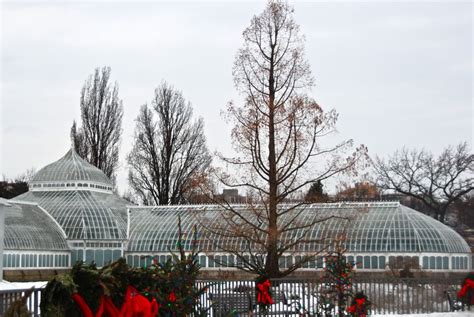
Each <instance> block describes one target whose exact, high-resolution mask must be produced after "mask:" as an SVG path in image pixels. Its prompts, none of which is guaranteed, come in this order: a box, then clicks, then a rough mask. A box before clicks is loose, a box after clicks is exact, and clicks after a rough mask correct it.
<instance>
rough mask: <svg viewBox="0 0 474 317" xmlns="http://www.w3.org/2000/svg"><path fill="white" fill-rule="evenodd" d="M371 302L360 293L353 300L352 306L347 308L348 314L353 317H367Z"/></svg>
mask: <svg viewBox="0 0 474 317" xmlns="http://www.w3.org/2000/svg"><path fill="white" fill-rule="evenodd" d="M370 305H371V303H370V301H369V300H368V299H367V296H366V295H365V294H364V293H363V292H358V293H356V294H355V295H354V298H353V299H352V303H351V306H349V307H348V308H347V312H348V313H350V314H351V316H353V317H366V316H367V314H368V312H369V310H370Z"/></svg>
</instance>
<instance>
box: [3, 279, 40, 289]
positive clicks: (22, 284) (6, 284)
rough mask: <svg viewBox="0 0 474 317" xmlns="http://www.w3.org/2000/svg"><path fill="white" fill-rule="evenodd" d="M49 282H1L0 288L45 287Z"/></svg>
mask: <svg viewBox="0 0 474 317" xmlns="http://www.w3.org/2000/svg"><path fill="white" fill-rule="evenodd" d="M46 283H48V282H8V281H1V282H0V290H14V289H27V288H32V287H33V286H34V287H35V288H43V287H44V286H45V285H46Z"/></svg>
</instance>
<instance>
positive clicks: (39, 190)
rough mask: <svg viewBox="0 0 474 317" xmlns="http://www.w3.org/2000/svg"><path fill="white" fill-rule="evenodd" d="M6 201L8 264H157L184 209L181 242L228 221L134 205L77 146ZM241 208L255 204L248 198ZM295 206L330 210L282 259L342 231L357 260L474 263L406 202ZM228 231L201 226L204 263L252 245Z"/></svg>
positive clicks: (311, 266) (227, 261) (368, 265)
mask: <svg viewBox="0 0 474 317" xmlns="http://www.w3.org/2000/svg"><path fill="white" fill-rule="evenodd" d="M8 204H9V205H10V207H8V208H3V210H4V217H5V230H4V239H3V241H4V252H3V261H2V264H3V267H4V270H6V271H8V270H31V269H35V270H38V269H64V268H70V267H71V266H72V265H73V264H74V263H75V262H76V261H77V260H83V261H85V262H92V261H93V262H95V263H96V264H97V265H98V266H102V265H104V264H106V263H108V262H110V261H113V260H116V259H118V258H119V257H125V258H126V259H127V262H128V263H129V264H130V265H132V266H145V265H149V264H151V263H152V261H153V259H156V260H158V261H165V260H166V259H167V258H169V257H170V250H173V249H176V244H177V243H178V230H177V223H178V218H179V217H180V218H181V221H182V224H183V232H184V241H183V243H184V246H185V248H186V249H187V250H190V248H191V244H192V242H193V241H192V240H193V239H194V238H193V234H191V232H192V231H193V228H194V227H195V226H199V225H200V224H202V222H201V221H202V219H206V221H208V223H210V224H212V222H216V221H221V219H222V217H220V216H219V215H220V214H221V213H222V212H225V210H224V209H223V208H222V207H221V206H219V205H188V206H154V207H139V206H130V205H129V203H128V202H127V201H125V200H124V199H122V198H120V197H118V196H116V195H115V194H114V193H113V184H112V182H111V181H110V179H108V178H107V177H106V176H105V174H104V173H102V172H101V171H100V170H99V169H97V168H95V167H94V166H92V165H91V164H89V163H87V162H86V161H85V160H83V159H82V158H80V157H79V155H78V154H77V153H75V151H74V150H72V149H71V150H70V151H68V152H67V153H66V154H65V155H64V156H63V157H62V158H60V159H59V160H58V161H56V162H53V163H51V164H49V165H47V166H46V167H44V168H42V169H41V170H39V171H38V172H37V173H36V175H35V176H34V178H33V179H32V181H31V182H30V184H29V191H28V192H27V193H24V194H22V195H20V196H18V197H15V198H14V199H11V200H8ZM233 208H235V209H238V210H239V211H240V212H242V213H245V212H248V207H247V206H246V205H245V204H242V205H235V206H234V207H233ZM297 212H300V213H301V214H300V217H301V218H300V219H302V221H307V222H308V223H311V222H312V221H314V219H316V218H317V217H327V218H330V219H329V220H327V221H323V222H321V223H318V224H317V225H315V226H314V227H313V228H312V229H311V231H310V232H309V234H308V237H309V239H308V240H307V241H306V242H304V243H299V244H298V245H297V246H296V247H294V248H293V249H291V250H288V253H287V254H285V255H284V256H283V257H282V258H281V263H280V264H281V266H282V267H285V266H289V265H291V263H293V262H294V261H295V260H298V259H299V258H300V257H302V256H304V255H305V254H308V253H314V252H317V251H318V250H321V249H323V248H324V247H325V245H331V241H330V239H331V238H332V237H337V236H341V235H342V234H344V236H345V237H346V239H345V241H344V243H345V246H346V248H347V252H346V256H347V257H348V259H349V260H350V261H354V262H355V263H356V269H358V270H365V271H382V270H387V269H390V268H392V269H393V268H399V267H400V266H405V265H410V266H411V267H412V268H415V269H422V270H428V271H438V272H443V271H449V272H453V271H454V272H464V271H468V270H470V269H471V268H472V255H471V251H470V249H469V247H468V245H467V243H466V242H465V241H464V239H463V238H462V237H461V236H460V235H459V234H457V233H456V232H455V231H454V230H452V229H451V228H449V227H447V226H446V225H444V224H442V223H440V222H438V221H436V220H435V219H432V218H430V217H428V216H426V215H424V214H422V213H419V212H417V211H415V210H413V209H410V208H408V207H405V206H403V205H401V204H399V203H398V202H367V203H363V202H358V203H350V202H347V203H330V204H312V205H307V206H304V207H301V208H300V209H297ZM331 215H339V216H341V215H343V216H344V217H346V218H347V217H349V218H350V219H351V221H349V222H347V221H345V220H341V217H333V218H331V217H330V216H331ZM290 216H291V214H288V215H287V217H290ZM344 217H343V218H344ZM200 219H201V220H200ZM282 221H285V219H282ZM344 221H345V222H344ZM348 224H349V225H348ZM198 231H199V229H198ZM226 239H227V240H226ZM229 239H230V238H223V237H221V236H217V235H215V236H212V235H204V234H198V239H197V240H198V241H197V243H198V247H199V249H200V250H202V252H201V254H200V256H199V262H200V264H201V266H202V267H203V269H204V270H216V269H219V270H222V269H227V268H229V269H232V268H231V267H233V266H234V265H235V264H238V261H239V259H238V258H236V257H235V256H233V255H232V254H227V253H224V252H220V251H219V249H220V248H219V245H224V244H226V245H227V244H229V243H234V244H235V245H236V247H237V248H244V247H245V246H243V245H240V244H242V243H243V242H242V241H238V240H235V239H234V240H232V241H229ZM282 239H284V240H286V242H289V241H291V239H294V236H292V235H290V234H287V235H284V236H282ZM324 265H325V261H324V254H320V256H317V257H316V258H315V259H314V260H313V261H310V262H308V263H307V264H306V265H305V266H304V267H303V268H302V270H318V269H322V268H323V267H324Z"/></svg>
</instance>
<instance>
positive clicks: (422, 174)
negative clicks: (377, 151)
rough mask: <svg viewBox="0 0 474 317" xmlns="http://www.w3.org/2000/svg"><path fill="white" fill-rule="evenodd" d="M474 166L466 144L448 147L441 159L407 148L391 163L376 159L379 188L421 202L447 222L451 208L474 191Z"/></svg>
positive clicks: (393, 158) (473, 159)
mask: <svg viewBox="0 0 474 317" xmlns="http://www.w3.org/2000/svg"><path fill="white" fill-rule="evenodd" d="M473 162H474V155H472V154H471V153H470V151H469V147H468V145H467V143H466V142H464V143H460V144H459V145H457V146H456V147H452V146H448V147H447V148H445V149H444V150H443V152H442V153H441V155H439V156H438V157H435V156H434V155H433V154H432V153H430V152H427V151H425V150H412V151H409V150H408V149H406V148H403V149H402V150H400V151H397V152H395V154H394V155H393V156H391V157H389V158H388V159H387V160H384V159H382V158H380V157H377V158H376V160H375V163H374V167H375V171H376V174H377V176H376V177H377V178H376V185H377V187H379V188H381V189H384V190H392V191H396V192H398V193H401V194H404V195H407V196H410V197H413V198H415V199H417V200H419V201H421V202H422V203H423V204H424V205H425V206H426V207H428V209H429V210H430V211H431V213H432V215H433V216H434V218H436V219H438V220H439V221H441V222H444V221H445V218H446V212H447V210H448V209H449V207H450V206H451V205H452V204H453V203H454V202H455V201H456V200H458V199H459V198H461V197H463V196H464V195H466V194H468V193H469V192H470V191H472V189H473V186H474V182H473V172H474V163H473Z"/></svg>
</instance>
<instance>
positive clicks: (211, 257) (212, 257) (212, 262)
mask: <svg viewBox="0 0 474 317" xmlns="http://www.w3.org/2000/svg"><path fill="white" fill-rule="evenodd" d="M207 260H208V261H209V267H214V266H215V265H214V256H212V255H210V256H209V257H208V258H207Z"/></svg>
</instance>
